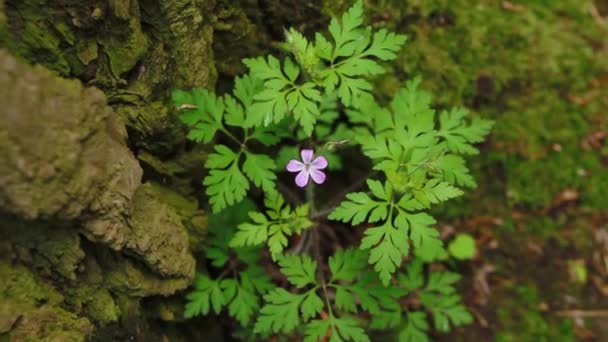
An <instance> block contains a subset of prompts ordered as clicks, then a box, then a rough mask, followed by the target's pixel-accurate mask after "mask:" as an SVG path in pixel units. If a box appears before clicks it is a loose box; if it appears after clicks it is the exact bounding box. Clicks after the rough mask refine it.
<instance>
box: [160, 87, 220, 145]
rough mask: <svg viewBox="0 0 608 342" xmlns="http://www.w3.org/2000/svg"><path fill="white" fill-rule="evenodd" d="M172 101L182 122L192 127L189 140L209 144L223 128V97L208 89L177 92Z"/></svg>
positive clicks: (174, 93)
mask: <svg viewBox="0 0 608 342" xmlns="http://www.w3.org/2000/svg"><path fill="white" fill-rule="evenodd" d="M172 99H173V103H174V104H175V106H176V108H177V109H178V111H179V118H180V120H181V121H182V122H183V123H185V124H186V125H188V126H189V127H190V132H189V133H188V138H189V139H191V140H194V141H198V142H203V143H208V142H210V141H211V139H213V137H214V136H215V133H216V132H217V131H218V130H219V129H221V128H222V117H223V115H224V101H223V100H222V98H221V97H217V96H216V95H215V94H213V93H211V92H209V91H208V90H206V89H202V88H195V89H192V91H190V92H185V91H182V90H176V91H174V92H173V94H172Z"/></svg>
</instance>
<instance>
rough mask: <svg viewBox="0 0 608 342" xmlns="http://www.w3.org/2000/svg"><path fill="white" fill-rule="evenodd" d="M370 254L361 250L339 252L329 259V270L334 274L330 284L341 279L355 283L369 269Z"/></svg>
mask: <svg viewBox="0 0 608 342" xmlns="http://www.w3.org/2000/svg"><path fill="white" fill-rule="evenodd" d="M367 258H368V254H367V253H366V252H364V251H361V250H359V249H352V248H349V249H346V250H339V251H336V253H335V254H334V255H333V256H331V257H329V269H330V271H331V273H332V276H331V280H330V282H332V281H334V280H337V279H340V280H344V281H353V280H354V279H355V278H356V277H357V276H359V274H360V273H361V272H363V271H364V270H366V268H367Z"/></svg>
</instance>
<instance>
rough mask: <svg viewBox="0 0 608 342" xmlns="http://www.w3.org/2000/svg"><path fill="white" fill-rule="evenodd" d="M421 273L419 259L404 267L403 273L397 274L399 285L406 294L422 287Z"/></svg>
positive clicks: (422, 277)
mask: <svg viewBox="0 0 608 342" xmlns="http://www.w3.org/2000/svg"><path fill="white" fill-rule="evenodd" d="M422 271H423V270H422V261H421V260H420V259H414V260H412V261H411V262H409V263H408V264H407V266H406V267H405V273H400V274H399V276H398V279H399V284H401V286H403V288H404V289H405V290H407V291H408V292H411V291H413V290H416V289H419V288H421V287H422V286H423V285H424V274H423V273H422Z"/></svg>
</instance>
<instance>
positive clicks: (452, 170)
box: [431, 154, 477, 188]
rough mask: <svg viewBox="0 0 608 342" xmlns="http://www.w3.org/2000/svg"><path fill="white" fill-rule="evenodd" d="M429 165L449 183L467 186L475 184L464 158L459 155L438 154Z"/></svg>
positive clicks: (472, 186)
mask: <svg viewBox="0 0 608 342" xmlns="http://www.w3.org/2000/svg"><path fill="white" fill-rule="evenodd" d="M431 166H432V167H433V168H435V169H436V170H437V171H438V172H439V173H440V174H441V175H442V176H443V179H444V180H445V181H447V182H448V183H450V184H453V185H460V186H466V187H469V188H474V187H475V186H477V184H476V183H475V180H474V179H473V177H472V176H471V174H470V171H469V168H467V167H466V164H465V160H464V159H463V158H462V157H460V156H457V155H454V154H446V155H443V156H440V157H439V158H437V159H436V160H435V161H433V162H432V164H431Z"/></svg>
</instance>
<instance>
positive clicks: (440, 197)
mask: <svg viewBox="0 0 608 342" xmlns="http://www.w3.org/2000/svg"><path fill="white" fill-rule="evenodd" d="M413 193H414V198H416V200H418V202H420V203H421V204H422V205H423V206H425V207H427V208H428V207H430V205H431V204H437V203H440V202H444V201H447V200H449V199H451V198H454V197H458V196H461V195H462V194H463V192H462V190H460V189H458V188H455V187H453V186H452V185H450V184H449V183H447V182H442V181H441V180H439V179H436V178H435V179H431V180H428V181H427V182H426V183H425V184H424V187H423V188H419V189H415V190H414V192H413Z"/></svg>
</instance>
